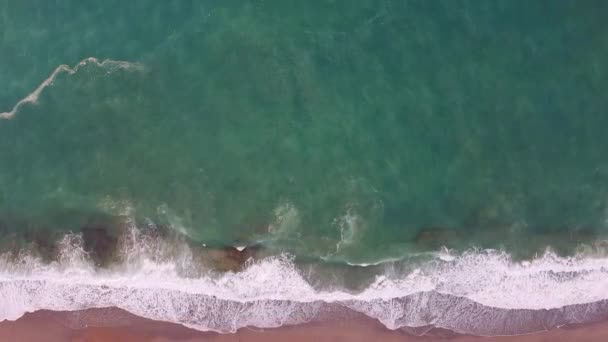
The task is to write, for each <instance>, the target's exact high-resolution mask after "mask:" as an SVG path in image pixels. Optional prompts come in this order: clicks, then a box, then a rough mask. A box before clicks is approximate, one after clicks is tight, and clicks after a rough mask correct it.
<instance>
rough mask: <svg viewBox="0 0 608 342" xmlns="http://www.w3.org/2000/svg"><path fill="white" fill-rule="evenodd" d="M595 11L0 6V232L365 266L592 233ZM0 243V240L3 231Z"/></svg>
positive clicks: (412, 0)
mask: <svg viewBox="0 0 608 342" xmlns="http://www.w3.org/2000/svg"><path fill="white" fill-rule="evenodd" d="M606 14H608V2H606V1H601V0H598V1H592V0H582V1H566V0H555V1H542V0H538V1H518V0H515V1H514V0H504V1H500V0H488V1H465V0H461V1H454V0H449V1H441V0H433V1H428V0H408V1H406V0H394V1H392V0H349V1H339V0H325V1H321V0H315V1H291V0H281V1H280V0H276V1H270V0H249V1H246V0H243V1H230V0H228V1H212V0H200V1H185V0H184V1H177V0H176V1H140V0H137V1H136V0H131V1H114V0H106V1H87V0H79V1H65V0H62V1H49V0H40V1H35V0H0V112H10V111H11V110H12V109H13V107H14V106H15V105H16V104H17V103H18V102H19V101H20V100H21V99H23V98H26V97H27V96H28V95H29V94H31V93H32V92H33V91H35V90H36V89H37V88H38V87H39V86H40V85H41V84H42V82H43V81H44V80H45V79H47V78H48V77H49V76H50V75H51V74H52V73H53V71H54V70H55V69H56V68H57V67H58V66H60V65H64V64H65V65H67V66H69V68H70V70H73V69H72V68H75V67H76V65H78V63H79V62H80V61H82V60H84V59H86V58H88V57H95V58H96V59H97V60H99V61H100V62H101V61H103V60H105V59H109V60H113V61H125V62H129V63H131V64H132V65H133V66H134V67H132V68H120V67H115V66H112V65H111V64H104V65H101V66H100V65H97V64H96V63H92V62H89V63H87V62H85V63H84V65H82V66H81V67H78V70H77V71H76V72H74V73H70V72H65V71H64V72H59V73H58V74H57V75H56V77H55V78H54V79H53V82H52V84H49V85H48V86H47V87H45V88H44V89H43V90H42V91H41V93H40V96H39V98H38V101H37V102H36V103H23V104H22V105H21V106H19V107H18V108H17V110H16V112H15V115H14V117H13V118H12V119H0V228H2V230H5V231H7V232H9V233H8V234H14V232H19V231H22V230H26V229H33V230H54V231H63V230H78V229H79V226H80V225H81V224H82V222H83V221H86V220H87V219H88V218H87V217H92V216H103V215H107V216H116V215H123V214H125V213H127V214H128V215H133V216H135V217H137V218H138V220H140V221H141V222H153V223H154V224H158V225H164V226H167V227H170V228H171V229H174V230H175V231H177V232H179V233H180V234H185V235H187V236H188V237H189V239H191V240H192V241H195V242H200V243H214V244H226V245H239V244H245V243H254V242H261V243H264V244H267V245H269V246H273V248H277V249H278V250H284V251H288V252H291V253H294V254H298V255H300V254H301V255H308V256H321V257H335V258H343V259H346V260H357V261H365V260H377V259H381V258H386V257H396V256H399V255H403V254H407V253H409V252H412V251H424V250H428V249H431V250H434V249H437V248H439V246H441V245H447V246H448V247H459V246H460V247H466V246H481V247H492V248H494V247H496V248H506V249H507V250H510V251H512V252H514V253H515V251H516V250H525V251H529V252H534V251H537V250H539V249H542V248H544V247H546V246H553V247H555V248H564V249H565V253H569V251H570V252H572V248H574V247H576V245H578V244H580V243H590V242H592V241H594V240H596V239H598V238H599V237H602V236H603V235H605V232H607V229H608V134H607V129H608V95H607V94H608V21H606ZM10 232H13V233H10Z"/></svg>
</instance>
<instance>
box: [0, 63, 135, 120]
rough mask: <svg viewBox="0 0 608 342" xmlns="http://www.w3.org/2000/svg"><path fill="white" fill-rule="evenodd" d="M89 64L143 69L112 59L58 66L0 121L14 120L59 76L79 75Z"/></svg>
mask: <svg viewBox="0 0 608 342" xmlns="http://www.w3.org/2000/svg"><path fill="white" fill-rule="evenodd" d="M88 64H93V65H95V66H97V67H100V68H105V67H112V68H115V69H122V70H126V69H135V70H141V68H142V67H141V65H140V64H137V63H130V62H125V61H114V60H111V59H104V60H103V61H99V60H98V59H97V58H95V57H89V58H85V59H83V60H82V61H80V62H78V64H76V65H75V66H74V67H70V66H69V65H66V64H62V65H60V66H58V67H57V68H55V70H53V72H52V73H51V75H49V77H47V78H46V79H45V80H44V81H42V83H40V85H39V86H38V88H36V89H35V90H34V91H33V92H31V93H30V94H29V95H27V96H26V97H24V98H23V99H21V100H20V101H19V102H17V104H15V106H14V107H13V109H12V110H11V111H10V112H4V113H0V119H12V118H13V117H14V116H15V114H16V113H17V111H18V110H19V108H20V107H21V106H23V105H24V104H26V103H33V104H36V103H38V97H39V96H40V94H41V93H42V91H43V90H44V89H45V88H46V87H48V86H50V85H52V84H53V81H55V78H56V77H57V76H58V75H59V74H61V73H68V74H70V75H73V74H75V73H77V72H78V70H79V69H80V68H81V67H83V66H85V65H88Z"/></svg>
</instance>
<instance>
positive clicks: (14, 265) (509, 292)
mask: <svg viewBox="0 0 608 342" xmlns="http://www.w3.org/2000/svg"><path fill="white" fill-rule="evenodd" d="M159 239H160V238H159ZM123 244H124V246H122V247H121V248H120V250H121V252H120V254H121V257H120V261H118V262H117V263H116V264H113V265H108V266H106V267H103V268H100V267H96V266H94V265H93V263H92V262H91V261H90V260H89V256H88V255H87V253H86V252H85V251H84V249H83V247H82V239H80V238H79V237H78V235H72V234H70V235H67V236H66V237H65V238H64V239H63V240H62V241H61V242H60V244H59V247H60V253H59V257H58V258H57V260H56V261H53V262H48V261H47V262H45V261H43V260H41V259H39V258H36V257H34V256H31V255H29V254H27V253H21V254H20V255H19V256H18V257H16V258H15V257H14V256H8V255H4V256H3V257H2V258H0V320H6V319H8V320H14V319H17V318H19V317H21V316H22V315H23V314H25V313H26V312H32V311H37V310H41V309H46V310H55V311H71V310H82V309H86V308H101V307H118V308H121V309H124V310H126V311H129V312H131V313H133V314H136V315H138V316H142V317H146V318H150V319H154V320H160V321H168V322H174V323H179V324H183V325H186V326H189V327H192V328H196V329H199V330H212V331H217V332H224V333H225V332H234V331H236V330H237V329H240V328H243V327H247V326H255V327H260V328H271V327H278V326H282V325H286V324H300V323H305V322H309V321H312V320H317V319H322V318H323V317H331V316H335V315H337V314H338V313H340V312H343V311H345V310H346V311H355V312H358V313H362V314H365V315H367V316H369V317H371V318H374V319H377V320H378V321H380V322H381V323H382V324H384V325H385V326H386V327H387V328H389V329H415V328H417V327H428V326H432V327H437V328H443V329H449V330H452V331H455V332H459V333H467V334H475V335H511V334H522V333H530V332H535V331H540V330H546V329H547V328H552V327H557V326H561V325H564V324H569V323H581V322H591V321H596V320H599V319H603V318H605V317H606V316H607V315H608V259H606V258H601V257H598V258H592V257H585V256H582V255H577V256H573V257H568V258H563V257H559V256H557V255H555V254H553V253H551V252H547V253H545V254H544V255H543V256H541V257H539V258H537V259H534V260H530V261H527V262H514V261H512V259H511V258H510V256H509V254H508V253H505V252H498V251H491V250H481V251H468V252H465V253H461V254H450V255H449V257H446V255H444V254H449V252H448V251H443V252H441V253H438V254H437V256H436V257H434V258H432V259H431V260H427V261H424V262H422V263H421V264H419V265H416V267H414V268H413V270H411V271H408V272H407V273H405V274H394V273H391V272H386V273H383V274H379V275H377V276H376V278H375V280H374V281H373V282H372V283H371V284H370V285H369V286H368V287H367V288H365V289H363V290H362V291H359V292H357V293H352V292H349V291H347V290H341V289H334V290H323V291H320V290H317V289H315V288H314V286H312V285H311V284H310V283H309V282H307V281H306V280H305V277H303V276H302V273H301V271H300V270H299V268H298V265H297V264H296V263H295V262H294V260H293V258H291V257H289V256H287V255H280V256H271V257H267V258H265V259H261V260H257V261H250V262H249V263H248V264H247V266H246V267H245V268H244V269H243V270H242V271H239V272H226V273H218V272H215V271H213V270H206V271H204V272H194V271H193V270H194V269H196V267H197V263H200V259H199V258H197V257H196V255H195V253H194V252H193V251H192V250H191V249H190V248H189V247H188V245H187V244H185V243H184V244H182V245H179V246H175V245H173V246H170V247H169V246H165V245H163V244H166V241H165V242H163V241H160V240H158V241H157V240H154V239H153V238H151V237H149V236H148V237H145V236H143V235H142V234H140V233H139V232H137V231H136V230H132V231H131V232H130V235H129V236H128V237H127V238H126V239H125V241H124V243H123ZM167 250H170V251H171V252H170V253H165V251H167Z"/></svg>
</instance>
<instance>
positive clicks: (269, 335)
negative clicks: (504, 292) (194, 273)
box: [0, 309, 608, 342]
mask: <svg viewBox="0 0 608 342" xmlns="http://www.w3.org/2000/svg"><path fill="white" fill-rule="evenodd" d="M82 322H87V325H86V326H83V323H82ZM446 340H447V341H452V342H486V341H487V342H510V341H522V342H541V341H542V342H553V341H557V342H559V341H577V342H586V341H589V342H591V341H593V342H595V341H608V322H607V323H598V324H592V325H585V326H579V327H571V328H568V329H556V330H552V331H548V332H542V333H537V334H531V335H523V336H510V337H485V338H484V337H471V336H456V337H451V338H447V339H441V338H438V337H415V336H410V335H407V334H405V333H403V332H400V331H390V330H388V329H385V328H384V327H383V326H382V325H380V324H379V323H378V322H375V321H373V320H371V319H353V320H347V321H341V322H331V323H310V324H304V325H298V326H289V327H282V328H276V329H253V328H251V329H241V330H239V331H238V332H237V333H235V334H216V333H205V332H199V331H196V330H192V329H188V328H185V327H183V326H181V325H177V324H172V323H165V322H157V321H152V320H148V319H143V318H139V317H136V316H133V315H131V314H128V313H126V312H124V311H122V310H119V309H93V310H85V311H81V312H77V313H73V312H72V313H67V312H50V311H38V312H35V313H31V314H27V315H25V316H24V317H22V318H20V319H18V320H17V321H14V322H8V321H4V322H0V341H1V342H5V341H6V342H9V341H11V342H12V341H16V342H34V341H36V342H37V341H44V342H102V341H103V342H105V341H108V342H127V341H128V342H167V341H180V342H196V341H217V342H237V341H239V342H240V341H243V342H245V341H252V342H261V341H270V342H272V341H289V342H304V341H321V342H323V341H327V342H330V341H331V342H334V341H361V342H368V341H389V342H391V341H401V342H424V341H446Z"/></svg>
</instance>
